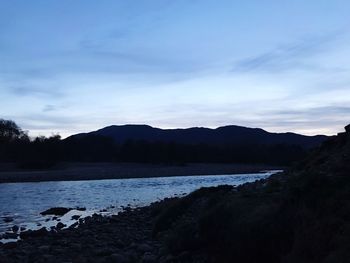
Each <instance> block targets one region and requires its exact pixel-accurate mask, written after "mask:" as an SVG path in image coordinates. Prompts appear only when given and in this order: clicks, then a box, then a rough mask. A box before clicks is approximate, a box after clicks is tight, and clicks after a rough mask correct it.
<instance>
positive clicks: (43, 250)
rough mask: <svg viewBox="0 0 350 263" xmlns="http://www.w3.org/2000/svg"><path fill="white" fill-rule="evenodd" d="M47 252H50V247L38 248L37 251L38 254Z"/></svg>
mask: <svg viewBox="0 0 350 263" xmlns="http://www.w3.org/2000/svg"><path fill="white" fill-rule="evenodd" d="M49 250H50V246H46V245H43V246H40V247H38V251H39V252H40V254H44V253H47V252H48V251H49Z"/></svg>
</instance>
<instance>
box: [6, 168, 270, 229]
mask: <svg viewBox="0 0 350 263" xmlns="http://www.w3.org/2000/svg"><path fill="white" fill-rule="evenodd" d="M272 173H274V171H268V172H265V173H259V174H245V175H213V176H186V177H184V176H178V177H158V178H138V179H113V180H93V181H60V182H40V183H8V184H0V217H1V218H0V233H1V232H4V231H5V230H7V229H8V228H9V227H10V226H13V225H19V226H26V227H30V228H35V227H38V224H44V223H45V219H46V218H45V217H43V216H41V215H40V212H42V211H44V210H46V209H48V208H51V207H56V206H63V207H86V208H87V211H86V212H85V213H86V214H91V213H93V212H96V211H99V210H100V209H102V208H106V207H109V208H110V209H109V211H110V212H117V211H120V207H121V206H127V205H130V206H132V207H135V206H144V205H148V204H150V203H151V202H154V201H157V200H161V199H163V198H165V197H172V196H175V195H183V194H186V193H189V192H192V191H193V190H195V189H198V188H200V187H208V186H217V185H221V184H229V185H239V184H242V183H245V182H252V181H255V180H258V179H262V178H266V177H268V176H270V175H271V174H272ZM111 207H112V208H111ZM5 218H11V219H13V221H12V222H5V221H4V219H5ZM46 220H47V219H46ZM46 224H47V223H46Z"/></svg>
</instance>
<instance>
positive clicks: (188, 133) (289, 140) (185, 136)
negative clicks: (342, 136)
mask: <svg viewBox="0 0 350 263" xmlns="http://www.w3.org/2000/svg"><path fill="white" fill-rule="evenodd" d="M91 135H94V136H104V137H109V138H112V139H113V140H114V141H115V142H116V143H125V142H126V141H128V140H133V141H146V142H165V143H169V142H174V143H180V144H208V145H227V144H230V145H238V144H239V145H242V144H247V145H252V144H259V145H277V144H285V145H295V146H301V147H302V148H304V149H309V148H313V147H315V146H318V145H320V144H321V143H322V142H323V141H325V140H326V139H327V136H324V135H317V136H305V135H300V134H295V133H270V132H267V131H265V130H263V129H259V128H247V127H241V126H234V125H231V126H224V127H219V128H216V129H210V128H197V127H196V128H188V129H159V128H153V127H151V126H148V125H121V126H117V125H113V126H108V127H105V128H102V129H100V130H97V131H93V132H89V133H80V134H76V135H73V136H71V137H69V138H67V139H73V138H74V139H78V138H79V139H81V138H86V137H89V136H91Z"/></svg>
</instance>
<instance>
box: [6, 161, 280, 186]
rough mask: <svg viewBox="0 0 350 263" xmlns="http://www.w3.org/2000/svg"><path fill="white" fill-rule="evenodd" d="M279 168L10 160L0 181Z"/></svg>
mask: <svg viewBox="0 0 350 263" xmlns="http://www.w3.org/2000/svg"><path fill="white" fill-rule="evenodd" d="M280 169H283V167H276V166H269V165H254V164H211V163H209V164H204V163H190V164H186V165H160V164H141V163H63V164H60V165H58V166H57V167H55V168H54V169H47V170H21V169H18V168H16V167H15V166H14V165H13V164H0V183H10V182H42V181H77V180H100V179H124V178H147V177H167V176H186V175H214V174H215V175H224V174H246V173H258V172H261V171H264V170H280Z"/></svg>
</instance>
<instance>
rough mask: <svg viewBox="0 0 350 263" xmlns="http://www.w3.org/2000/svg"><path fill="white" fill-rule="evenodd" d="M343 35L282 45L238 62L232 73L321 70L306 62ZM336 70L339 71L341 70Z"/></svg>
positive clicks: (335, 34) (312, 38)
mask: <svg viewBox="0 0 350 263" xmlns="http://www.w3.org/2000/svg"><path fill="white" fill-rule="evenodd" d="M341 34H342V33H340V32H333V33H330V34H327V35H323V36H315V37H309V38H304V39H302V40H300V41H297V42H294V43H291V44H288V45H280V46H278V47H275V48H274V49H272V50H269V51H267V52H265V53H262V54H259V55H257V56H253V57H249V58H246V59H243V60H240V61H238V62H237V63H236V64H235V65H234V68H233V70H232V71H233V72H242V71H243V72H245V71H263V72H276V71H277V72H279V71H286V70H290V69H296V68H297V69H299V70H300V69H304V70H310V69H311V70H312V69H316V70H319V69H321V67H320V66H318V65H315V64H312V63H310V62H309V63H308V62H306V60H307V59H309V58H311V57H313V56H315V55H317V54H319V53H321V52H324V51H326V50H328V49H329V47H330V44H331V43H332V42H333V41H335V40H336V39H337V38H338V37H339V36H340V35H341ZM336 70H337V71H339V69H336Z"/></svg>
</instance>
